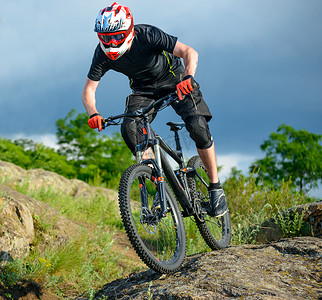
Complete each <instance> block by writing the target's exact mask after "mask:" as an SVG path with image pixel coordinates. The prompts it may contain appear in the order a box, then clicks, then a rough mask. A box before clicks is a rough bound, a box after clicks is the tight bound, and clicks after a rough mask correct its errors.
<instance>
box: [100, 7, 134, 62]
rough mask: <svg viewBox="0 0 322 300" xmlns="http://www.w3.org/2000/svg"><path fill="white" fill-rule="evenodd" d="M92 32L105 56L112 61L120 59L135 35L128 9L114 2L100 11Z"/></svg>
mask: <svg viewBox="0 0 322 300" xmlns="http://www.w3.org/2000/svg"><path fill="white" fill-rule="evenodd" d="M94 31H95V32H97V35H98V38H99V40H100V45H101V48H102V50H103V51H104V52H105V54H106V55H107V56H108V57H109V58H110V59H112V60H116V59H118V58H120V57H121V56H122V55H123V54H124V53H125V52H126V51H127V50H128V49H129V47H130V46H131V44H132V40H133V38H134V35H135V33H134V24H133V16H132V14H131V11H130V9H129V8H128V7H127V6H124V5H120V4H118V3H116V2H114V3H113V4H112V5H111V6H108V7H105V8H104V9H102V10H100V11H99V13H98V16H97V18H96V21H95V28H94Z"/></svg>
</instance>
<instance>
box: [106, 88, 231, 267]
mask: <svg viewBox="0 0 322 300" xmlns="http://www.w3.org/2000/svg"><path fill="white" fill-rule="evenodd" d="M176 101H179V100H178V97H177V94H176V93H171V94H169V95H167V96H165V97H163V98H161V99H159V100H157V101H155V102H153V103H152V104H151V105H150V106H148V107H147V108H145V109H140V110H138V111H136V112H135V113H123V114H120V115H117V116H110V117H108V118H105V119H104V122H103V128H105V127H107V126H110V125H119V124H120V123H121V120H122V119H123V118H135V119H141V120H142V122H143V125H144V126H143V134H144V141H143V142H142V143H140V144H138V145H137V146H136V158H137V161H138V163H137V164H134V165H132V166H130V167H129V168H128V169H127V170H126V171H125V172H124V173H123V175H122V177H121V180H120V185H119V198H118V200H119V207H120V212H121V217H122V221H123V224H124V227H125V230H126V233H127V235H128V237H129V240H130V242H131V244H132V246H133V248H134V249H135V251H136V253H137V254H138V256H139V257H140V258H141V260H142V261H143V262H144V263H145V264H146V265H147V266H148V267H150V268H151V269H153V270H155V271H157V272H159V273H170V272H174V271H176V270H178V269H179V268H180V266H181V265H182V262H183V260H184V258H185V255H186V232H185V227H184V222H183V218H186V217H193V218H194V220H195V222H196V224H197V227H198V229H199V231H200V233H201V235H202V237H203V239H204V240H205V241H206V243H207V244H208V246H209V247H210V248H211V249H213V250H215V249H222V248H225V247H227V246H228V245H229V243H230V239H231V226H230V217H229V211H228V212H227V213H225V214H224V215H223V216H221V217H218V218H216V217H213V218H212V217H210V216H209V215H208V214H207V210H206V208H207V207H208V206H209V196H208V186H209V183H208V182H209V181H208V176H207V173H206V170H205V166H204V164H203V163H202V161H201V159H200V158H199V156H193V157H191V158H190V159H189V160H188V162H187V164H186V163H185V160H184V155H183V151H182V147H181V142H180V137H179V131H180V130H181V129H183V128H184V127H185V124H184V123H175V122H168V123H167V125H168V126H169V127H170V131H172V132H173V133H174V139H175V144H176V149H175V150H174V149H172V148H171V147H170V146H169V145H168V144H167V143H166V142H165V141H164V140H163V139H162V138H161V137H160V135H158V134H157V133H156V132H155V131H154V130H153V129H152V128H151V125H150V122H149V115H150V114H151V111H153V113H154V114H155V113H157V112H159V111H161V110H163V109H165V108H166V107H168V106H170V105H171V104H173V103H175V102H176ZM148 149H153V154H154V157H153V158H149V159H143V154H144V152H145V151H147V150H148ZM166 154H167V155H168V156H170V157H171V158H172V159H173V160H174V161H175V162H176V163H177V164H178V168H175V169H173V168H172V166H171V164H170V162H169V160H168V157H167V155H166Z"/></svg>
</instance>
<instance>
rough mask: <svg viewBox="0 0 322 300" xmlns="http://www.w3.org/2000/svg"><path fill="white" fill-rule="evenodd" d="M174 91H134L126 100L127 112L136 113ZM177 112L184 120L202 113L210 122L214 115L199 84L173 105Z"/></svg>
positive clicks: (152, 117)
mask: <svg viewBox="0 0 322 300" xmlns="http://www.w3.org/2000/svg"><path fill="white" fill-rule="evenodd" d="M171 92H173V90H167V91H166V92H164V91H162V92H160V93H157V94H153V95H150V94H144V93H143V92H139V93H133V94H131V95H129V96H128V98H127V100H126V108H125V112H126V113H134V112H135V111H137V110H138V109H139V108H146V107H148V106H149V105H150V104H151V103H153V102H154V101H156V100H158V99H159V98H162V97H164V96H165V95H167V94H168V93H171ZM172 107H173V109H174V110H175V112H176V113H177V114H178V115H179V116H180V117H181V118H182V120H183V121H184V120H185V119H186V118H187V117H190V116H194V115H202V116H204V117H205V119H206V121H207V122H209V121H210V120H211V118H212V115H211V113H210V111H209V108H208V106H207V104H206V102H205V101H204V99H203V97H202V93H201V91H200V89H199V84H197V87H196V88H195V89H194V90H193V91H192V93H191V94H188V95H186V96H184V99H183V100H181V101H179V102H178V103H175V104H173V105H172ZM154 118H155V115H154V114H152V116H151V120H150V122H151V121H152V120H153V119H154Z"/></svg>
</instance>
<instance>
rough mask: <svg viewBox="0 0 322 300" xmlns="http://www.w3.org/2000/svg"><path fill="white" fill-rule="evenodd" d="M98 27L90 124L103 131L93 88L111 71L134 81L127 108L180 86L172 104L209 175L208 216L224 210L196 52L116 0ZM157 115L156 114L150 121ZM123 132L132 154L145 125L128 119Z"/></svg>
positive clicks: (87, 98)
mask: <svg viewBox="0 0 322 300" xmlns="http://www.w3.org/2000/svg"><path fill="white" fill-rule="evenodd" d="M94 31H95V32H97V35H98V38H99V44H98V45H97V47H96V50H95V53H94V56H93V60H92V64H91V67H90V70H89V72H88V75H87V78H86V82H85V85H84V89H83V93H82V100H83V104H84V106H85V108H86V111H87V113H88V114H89V116H90V118H89V120H88V125H89V126H90V127H91V128H93V129H95V128H98V130H99V131H101V130H102V120H103V118H102V116H101V115H100V114H99V113H98V111H97V109H96V99H95V93H96V89H97V86H98V84H99V82H100V79H101V78H102V77H103V75H104V74H105V73H106V72H107V71H109V70H114V71H117V72H120V73H122V74H124V75H126V76H128V78H129V80H130V87H131V89H132V94H131V95H129V96H128V97H127V100H126V109H125V111H126V112H127V113H134V112H135V111H136V110H138V109H139V108H145V107H147V106H149V104H151V103H152V102H154V101H155V100H156V99H159V98H161V97H163V96H165V95H167V94H169V93H171V92H174V91H175V90H177V93H178V97H179V100H180V101H179V102H178V103H176V104H173V108H174V110H175V111H176V113H177V114H178V115H179V116H180V117H181V118H182V120H183V121H184V122H185V125H186V128H187V130H188V132H189V134H190V137H191V138H192V139H193V140H194V142H195V144H196V147H197V151H198V154H199V156H200V158H201V160H202V162H203V163H204V165H205V168H206V170H207V173H208V177H209V182H210V186H209V198H210V206H209V207H208V208H207V212H208V214H209V215H210V216H222V215H224V214H225V213H226V212H227V210H228V207H227V203H226V198H225V193H224V190H223V189H222V187H221V184H220V181H219V178H218V173H217V163H216V154H215V147H214V143H213V140H212V136H211V134H210V131H209V127H208V122H209V121H210V119H211V118H212V115H211V113H210V111H209V109H208V106H207V104H206V103H205V101H204V99H203V97H202V94H201V91H200V86H199V84H198V83H197V82H196V81H195V80H194V75H195V73H196V69H197V64H198V53H197V52H196V51H195V50H194V49H193V48H191V47H189V46H187V45H185V44H183V43H181V42H179V41H178V38H177V37H174V36H172V35H169V34H167V33H165V32H163V31H162V30H160V29H159V28H157V27H155V26H151V25H142V24H140V25H134V23H133V16H132V14H131V11H130V9H129V8H128V7H127V6H124V5H120V4H118V3H116V2H114V3H113V4H112V5H111V6H109V7H105V8H104V9H102V10H100V11H99V13H98V16H97V18H96V21H95V28H94ZM180 58H182V59H183V63H184V65H183V64H182V62H181V59H180ZM154 117H155V115H153V114H152V115H151V120H150V121H152V120H153V119H154ZM121 133H122V136H123V139H124V141H125V143H126V144H127V146H128V147H129V149H130V150H131V151H132V152H133V153H134V152H135V146H136V145H137V144H138V142H140V141H141V139H142V135H143V133H142V124H141V123H140V121H138V120H135V119H130V118H126V119H124V121H123V123H122V126H121Z"/></svg>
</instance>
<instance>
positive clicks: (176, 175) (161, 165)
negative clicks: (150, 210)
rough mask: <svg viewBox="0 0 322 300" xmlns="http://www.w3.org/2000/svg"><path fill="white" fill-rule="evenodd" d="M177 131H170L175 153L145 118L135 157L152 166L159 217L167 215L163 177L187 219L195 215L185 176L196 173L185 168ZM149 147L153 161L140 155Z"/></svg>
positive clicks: (140, 161)
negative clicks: (142, 137)
mask: <svg viewBox="0 0 322 300" xmlns="http://www.w3.org/2000/svg"><path fill="white" fill-rule="evenodd" d="M178 130H179V129H178V128H176V129H175V128H174V127H173V129H172V131H174V134H175V141H176V151H175V150H173V149H171V148H170V146H169V145H168V144H167V143H166V142H165V141H164V140H163V139H162V138H161V137H160V136H159V135H158V134H156V133H155V132H154V131H153V130H152V128H151V125H150V123H149V122H148V120H147V117H146V118H145V120H144V127H143V133H144V137H145V139H144V141H143V142H142V143H141V144H139V145H137V147H136V157H137V160H138V162H139V163H143V164H147V165H149V164H152V165H153V167H154V168H155V170H156V173H157V183H158V187H159V193H160V204H161V216H165V215H166V213H167V202H166V194H165V183H164V175H165V176H166V178H167V179H168V182H169V184H170V186H171V187H172V189H173V192H174V193H175V195H176V196H177V199H178V201H179V203H180V204H181V207H182V209H183V216H184V217H187V216H191V215H193V214H194V213H195V211H194V208H193V206H192V199H191V197H190V193H189V191H188V183H187V179H186V174H187V173H188V172H196V170H194V169H192V168H190V169H187V168H186V167H185V163H184V159H183V155H182V148H181V144H180V139H179V134H178ZM149 147H151V148H153V152H154V155H155V159H147V160H143V159H142V154H143V152H144V151H146V150H147V149H148V148H149ZM161 149H162V150H163V151H164V152H165V153H167V154H168V155H169V156H170V157H172V158H173V159H174V160H175V161H176V162H177V163H178V165H179V169H178V170H176V171H174V170H173V169H172V167H171V164H170V162H169V160H168V159H167V157H166V155H165V154H164V153H163V152H162V150H161ZM142 196H143V197H144V195H142ZM142 205H144V203H142Z"/></svg>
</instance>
